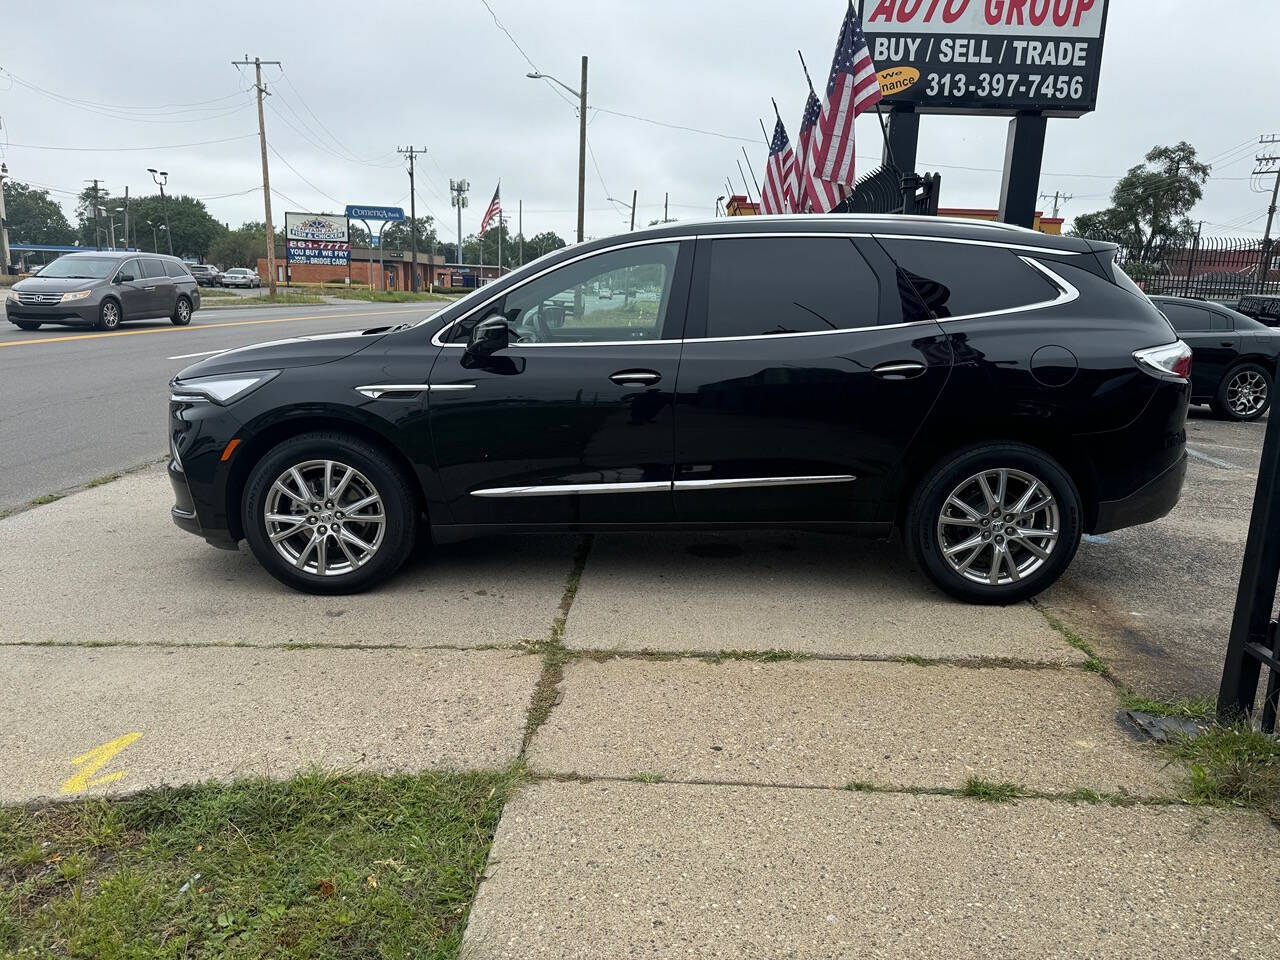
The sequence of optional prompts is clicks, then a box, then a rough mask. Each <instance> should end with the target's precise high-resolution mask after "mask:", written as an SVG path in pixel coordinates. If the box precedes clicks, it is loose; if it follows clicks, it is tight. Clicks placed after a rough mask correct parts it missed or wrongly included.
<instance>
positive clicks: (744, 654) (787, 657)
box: [711, 650, 813, 663]
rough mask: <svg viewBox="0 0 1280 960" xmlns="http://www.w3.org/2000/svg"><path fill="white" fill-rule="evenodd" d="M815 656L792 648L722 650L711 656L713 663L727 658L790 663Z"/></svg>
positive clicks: (756, 661)
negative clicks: (797, 651)
mask: <svg viewBox="0 0 1280 960" xmlns="http://www.w3.org/2000/svg"><path fill="white" fill-rule="evenodd" d="M812 659H813V656H812V655H811V654H808V653H796V652H795V651H792V650H721V651H720V652H719V653H717V654H716V655H715V656H714V657H711V662H712V663H722V662H723V661H725V660H750V661H752V662H754V663H789V662H792V661H798V660H812Z"/></svg>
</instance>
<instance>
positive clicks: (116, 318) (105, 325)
mask: <svg viewBox="0 0 1280 960" xmlns="http://www.w3.org/2000/svg"><path fill="white" fill-rule="evenodd" d="M121 319H123V317H122V315H121V313H120V304H119V303H118V302H116V301H115V300H111V299H109V298H108V299H106V300H103V301H102V306H100V307H99V308H98V322H97V324H96V326H97V328H98V329H99V330H115V329H118V328H119V326H120V321H121Z"/></svg>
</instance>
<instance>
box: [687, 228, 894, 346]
mask: <svg viewBox="0 0 1280 960" xmlns="http://www.w3.org/2000/svg"><path fill="white" fill-rule="evenodd" d="M879 290H880V285H879V281H878V280H877V279H876V275H875V273H874V272H873V271H872V269H871V267H869V266H868V265H867V262H866V261H865V260H863V259H862V255H861V254H859V253H858V251H857V249H856V248H855V247H854V245H853V241H851V240H849V239H848V238H846V237H830V238H828V237H743V238H740V239H739V238H734V239H723V240H714V241H712V243H711V267H710V289H709V291H708V300H707V336H708V337H757V336H766V335H770V334H780V333H821V332H825V331H828V330H843V329H848V328H850V327H870V326H875V324H876V321H877V318H878V314H879V296H880V294H879Z"/></svg>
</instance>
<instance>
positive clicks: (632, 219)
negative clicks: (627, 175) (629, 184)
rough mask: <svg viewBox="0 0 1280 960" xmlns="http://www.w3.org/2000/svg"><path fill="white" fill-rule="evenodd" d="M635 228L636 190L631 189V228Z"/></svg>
mask: <svg viewBox="0 0 1280 960" xmlns="http://www.w3.org/2000/svg"><path fill="white" fill-rule="evenodd" d="M635 228H636V191H634V190H632V191H631V229H632V230H635Z"/></svg>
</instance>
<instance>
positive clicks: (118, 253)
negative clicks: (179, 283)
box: [62, 250, 182, 263]
mask: <svg viewBox="0 0 1280 960" xmlns="http://www.w3.org/2000/svg"><path fill="white" fill-rule="evenodd" d="M62 256H64V257H112V258H114V259H116V260H125V259H128V258H129V257H156V258H157V259H159V260H173V261H174V262H175V263H181V262H182V261H181V260H180V259H178V258H177V257H171V256H169V255H168V254H167V253H152V252H151V251H150V250H77V251H76V252H75V253H64V254H63V255H62Z"/></svg>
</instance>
